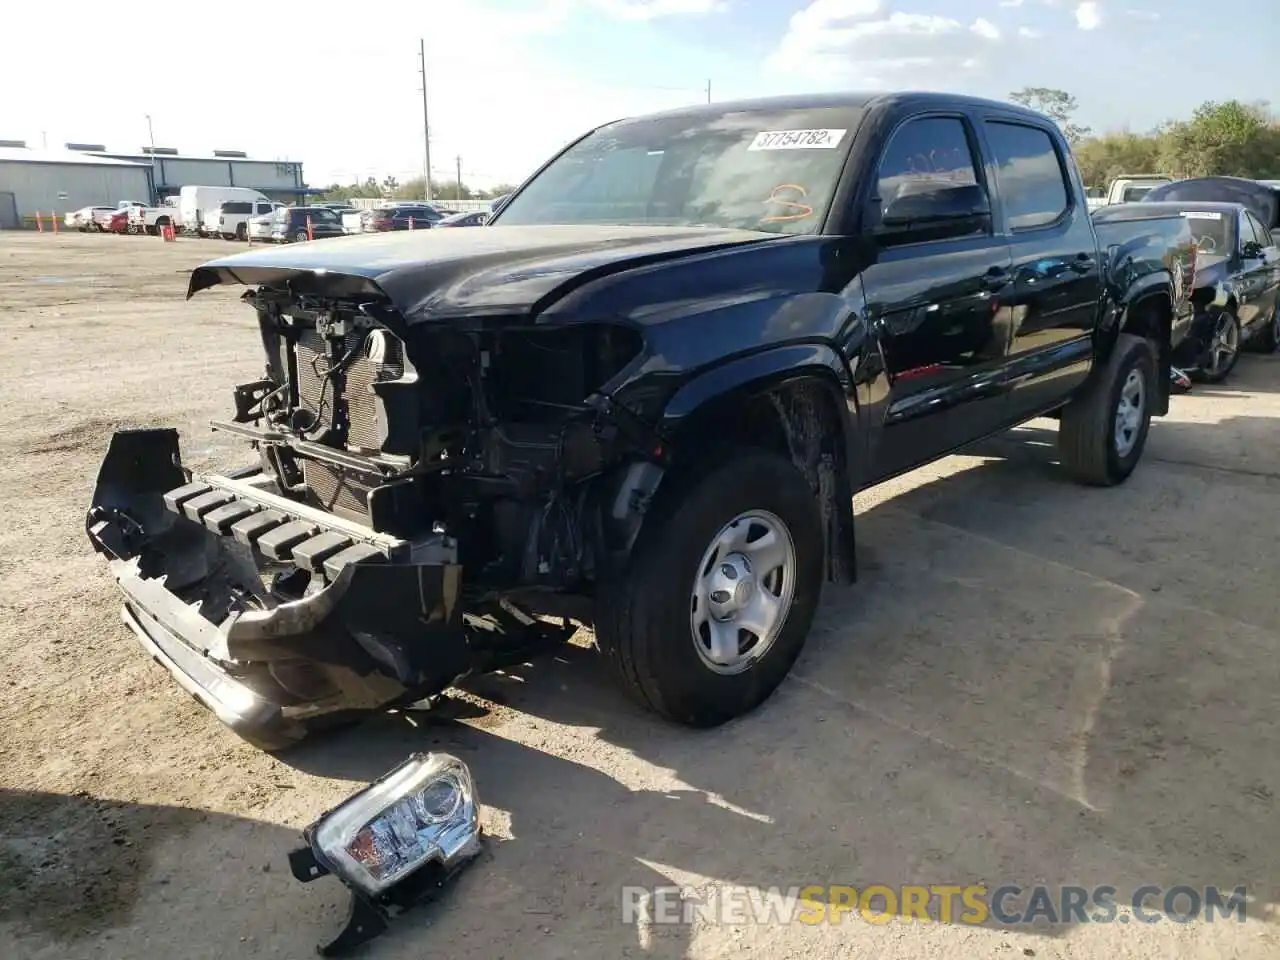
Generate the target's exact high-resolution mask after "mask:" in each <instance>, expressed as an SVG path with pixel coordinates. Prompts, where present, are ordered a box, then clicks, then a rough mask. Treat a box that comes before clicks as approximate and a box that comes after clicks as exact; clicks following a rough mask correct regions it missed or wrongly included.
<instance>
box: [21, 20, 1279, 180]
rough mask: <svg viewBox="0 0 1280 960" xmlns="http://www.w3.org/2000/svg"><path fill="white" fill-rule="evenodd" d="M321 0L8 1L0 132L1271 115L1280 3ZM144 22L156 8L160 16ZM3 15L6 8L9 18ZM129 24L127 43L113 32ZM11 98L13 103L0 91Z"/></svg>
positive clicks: (466, 148) (502, 137)
mask: <svg viewBox="0 0 1280 960" xmlns="http://www.w3.org/2000/svg"><path fill="white" fill-rule="evenodd" d="M1207 8H1208V7H1207V5H1206V4H1205V3H1204V0H1194V2H1193V0H1084V2H1081V0H955V2H950V3H948V2H944V0H425V2H424V0H364V2H362V3H360V4H359V5H358V6H357V5H351V4H340V3H337V2H336V0H312V2H308V3H302V2H276V3H269V4H268V3H263V2H261V0H221V2H219V3H218V4H217V5H215V6H214V7H209V6H207V5H194V4H190V5H188V4H172V5H162V6H157V5H156V3H155V2H143V0H115V2H113V3H111V4H98V5H92V6H91V5H88V4H84V5H82V6H81V5H75V6H74V7H73V8H69V7H68V6H67V5H64V4H46V5H43V6H40V5H31V4H26V5H23V6H22V7H19V8H18V9H17V10H15V11H13V12H11V13H9V14H7V15H6V20H7V23H8V26H9V27H10V28H14V27H16V29H10V30H9V31H8V32H7V33H8V38H9V40H10V42H9V43H7V44H6V53H5V57H3V58H0V89H4V90H6V91H8V92H9V93H10V95H9V96H6V97H5V98H4V102H3V103H0V138H18V139H25V140H27V141H28V142H29V143H31V144H32V145H40V144H41V143H42V142H47V143H48V144H49V146H51V147H52V146H56V145H60V144H62V143H63V142H65V141H68V140H75V141H90V142H105V143H107V144H108V145H109V146H110V147H111V148H112V149H129V150H136V149H137V148H138V147H139V146H141V145H142V144H144V143H146V142H147V136H148V134H147V125H146V115H147V114H150V115H151V116H152V120H153V126H154V129H155V136H156V141H157V143H158V144H160V145H162V146H176V147H179V148H180V149H182V150H183V152H202V151H208V150H211V149H215V148H230V149H244V150H248V151H249V152H250V154H251V155H253V156H259V157H265V158H286V157H287V158H290V159H299V160H302V161H303V162H304V164H305V171H306V173H307V178H308V180H309V181H310V182H312V183H325V182H329V181H331V180H334V179H339V180H343V181H347V180H350V179H354V178H361V179H362V178H363V177H365V176H369V175H377V176H382V175H385V174H388V173H390V174H394V175H396V176H397V177H399V178H400V179H402V180H403V179H407V178H409V177H411V176H414V175H415V174H417V175H420V174H421V171H422V164H423V152H424V151H423V147H422V127H421V93H420V92H419V87H418V84H419V77H418V72H417V70H418V61H417V47H418V38H419V37H420V36H421V37H425V38H426V43H427V61H428V63H427V68H428V75H427V78H428V91H429V104H430V110H431V119H432V158H431V159H432V167H433V170H434V171H435V173H434V175H435V176H436V177H437V178H440V177H443V176H450V177H451V175H452V171H453V170H454V169H455V167H456V159H455V158H457V157H459V156H460V157H461V158H462V170H463V179H464V180H467V181H468V182H470V183H474V184H477V185H491V184H493V183H495V182H497V181H500V180H519V179H520V178H521V177H523V176H524V175H525V174H527V173H528V172H530V170H531V169H532V168H533V167H534V166H536V165H537V163H538V162H539V161H540V160H542V159H543V158H545V157H546V156H547V155H549V154H550V153H551V152H553V151H554V150H556V149H557V148H558V147H559V146H560V145H561V144H563V143H564V142H565V141H566V140H568V139H570V138H572V137H574V136H576V135H577V134H579V133H580V132H582V131H583V130H584V129H587V128H588V127H590V126H593V125H595V124H598V123H601V122H604V121H607V120H610V119H614V118H616V117H619V116H627V115H633V114H636V113H643V112H646V111H650V110H660V109H664V108H668V107H673V106H678V105H681V104H685V103H690V102H697V101H700V100H705V97H706V93H705V85H706V82H707V80H708V79H710V81H711V93H712V96H713V98H714V99H717V100H719V99H727V98H736V97H750V96H758V95H768V94H773V93H794V92H801V91H806V90H830V89H867V88H871V89H893V88H900V89H901V88H916V89H943V90H956V91H962V92H968V93H977V94H981V95H987V96H995V97H1004V96H1006V95H1007V94H1008V92H1009V91H1011V90H1015V89H1017V88H1019V87H1023V86H1046V87H1058V88H1061V89H1064V90H1068V91H1070V92H1071V93H1073V94H1075V95H1076V97H1077V98H1078V100H1079V102H1080V112H1079V114H1078V118H1077V119H1078V121H1079V122H1082V123H1085V124H1089V125H1092V126H1093V127H1094V128H1095V129H1099V130H1108V129H1118V128H1122V127H1124V126H1128V127H1130V128H1131V129H1134V130H1145V129H1148V128H1150V127H1151V126H1153V125H1154V124H1156V123H1158V122H1160V121H1162V120H1165V119H1169V118H1176V117H1180V116H1186V115H1187V114H1189V113H1190V111H1191V110H1192V109H1193V108H1194V107H1195V106H1196V105H1197V104H1198V103H1200V102H1202V101H1204V100H1207V99H1219V100H1221V99H1229V98H1233V97H1234V98H1239V99H1242V100H1268V101H1272V102H1274V103H1275V104H1276V106H1278V107H1280V70H1278V69H1277V68H1276V66H1275V63H1276V53H1277V51H1278V50H1280V17H1277V16H1276V15H1275V13H1274V12H1268V11H1267V4H1266V3H1265V2H1263V3H1258V2H1256V0H1254V2H1246V0H1214V2H1213V3H1212V5H1211V9H1212V16H1206V15H1205V13H1204V11H1205V10H1206V9H1207ZM160 10H163V16H161V17H159V19H157V16H156V14H157V12H158V11H160ZM15 17H16V20H15ZM120 37H126V38H128V44H127V46H126V45H124V44H122V43H121V42H120V40H119V39H118V38H120ZM15 91H21V95H19V96H15V95H13V94H14V92H15Z"/></svg>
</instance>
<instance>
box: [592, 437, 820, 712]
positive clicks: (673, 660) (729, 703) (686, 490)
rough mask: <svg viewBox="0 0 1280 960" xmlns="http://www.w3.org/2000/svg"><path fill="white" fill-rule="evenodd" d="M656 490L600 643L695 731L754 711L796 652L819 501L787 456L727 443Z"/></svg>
mask: <svg viewBox="0 0 1280 960" xmlns="http://www.w3.org/2000/svg"><path fill="white" fill-rule="evenodd" d="M676 483H677V484H678V485H677V486H675V487H673V488H668V489H667V490H666V493H665V495H663V494H661V493H660V494H659V497H658V501H657V502H656V503H655V505H654V507H653V510H652V511H651V513H650V515H649V518H648V519H647V520H646V526H645V529H644V530H643V531H642V532H641V535H640V539H639V540H638V541H637V544H636V548H635V550H634V551H633V553H632V557H631V562H630V564H629V569H628V570H626V571H625V573H624V574H623V575H622V577H620V578H619V579H618V581H617V582H616V583H614V584H612V585H611V586H610V587H608V588H606V589H605V590H604V591H602V596H601V604H600V609H601V613H600V615H599V617H598V620H597V624H596V635H597V640H598V642H599V644H600V648H601V650H602V652H603V653H604V654H605V655H606V657H607V658H608V659H609V661H610V663H611V664H612V666H613V667H614V669H615V671H616V673H617V674H618V676H619V677H620V678H621V680H622V683H623V685H624V687H625V688H626V689H627V690H628V692H629V693H630V694H631V695H632V696H633V697H634V698H635V699H637V700H638V701H639V702H640V703H641V704H643V705H645V706H647V707H649V708H650V709H652V710H654V711H656V712H657V713H660V714H662V715H663V716H665V717H667V718H668V719H671V720H675V721H677V722H679V723H684V724H688V725H690V726H696V727H710V726H715V725H717V724H721V723H724V722H725V721H728V720H731V719H733V718H734V717H738V716H741V715H742V714H745V713H747V712H749V711H750V710H752V709H754V708H755V707H756V706H758V705H759V704H760V703H762V702H763V701H764V700H766V699H767V698H768V697H769V696H770V694H772V693H773V691H774V690H775V689H776V688H777V686H778V684H780V683H781V682H782V680H783V678H785V677H786V675H787V673H788V671H789V670H790V669H791V665H792V664H793V663H794V662H795V660H796V657H798V656H799V654H800V650H801V648H802V647H803V646H804V642H805V638H806V636H807V635H808V632H809V627H810V624H811V623H812V621H813V615H814V611H815V610H816V609H817V605H818V599H819V595H820V593H821V588H822V568H823V531H822V518H821V514H820V511H819V508H818V501H817V498H816V497H815V496H814V494H813V491H812V490H811V489H810V487H809V484H808V481H806V480H805V478H804V477H803V476H802V475H801V473H800V472H799V471H798V470H797V469H796V468H795V466H793V465H792V464H791V462H790V461H788V460H786V459H785V458H783V457H781V456H779V455H777V454H773V453H769V452H765V451H759V450H735V451H732V452H730V453H728V454H726V455H723V456H720V457H718V458H717V463H716V464H715V465H714V466H713V467H711V468H708V469H703V470H701V471H699V473H698V474H697V475H696V476H694V477H691V478H690V479H688V480H687V481H685V482H684V483H679V481H676Z"/></svg>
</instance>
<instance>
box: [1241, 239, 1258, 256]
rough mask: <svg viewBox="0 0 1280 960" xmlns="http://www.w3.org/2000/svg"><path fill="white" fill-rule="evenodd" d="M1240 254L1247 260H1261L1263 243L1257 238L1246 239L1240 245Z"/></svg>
mask: <svg viewBox="0 0 1280 960" xmlns="http://www.w3.org/2000/svg"><path fill="white" fill-rule="evenodd" d="M1240 256H1242V257H1244V259H1246V260H1261V259H1262V244H1260V243H1258V241H1257V240H1246V241H1245V242H1244V244H1243V245H1242V246H1241V247H1240Z"/></svg>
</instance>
